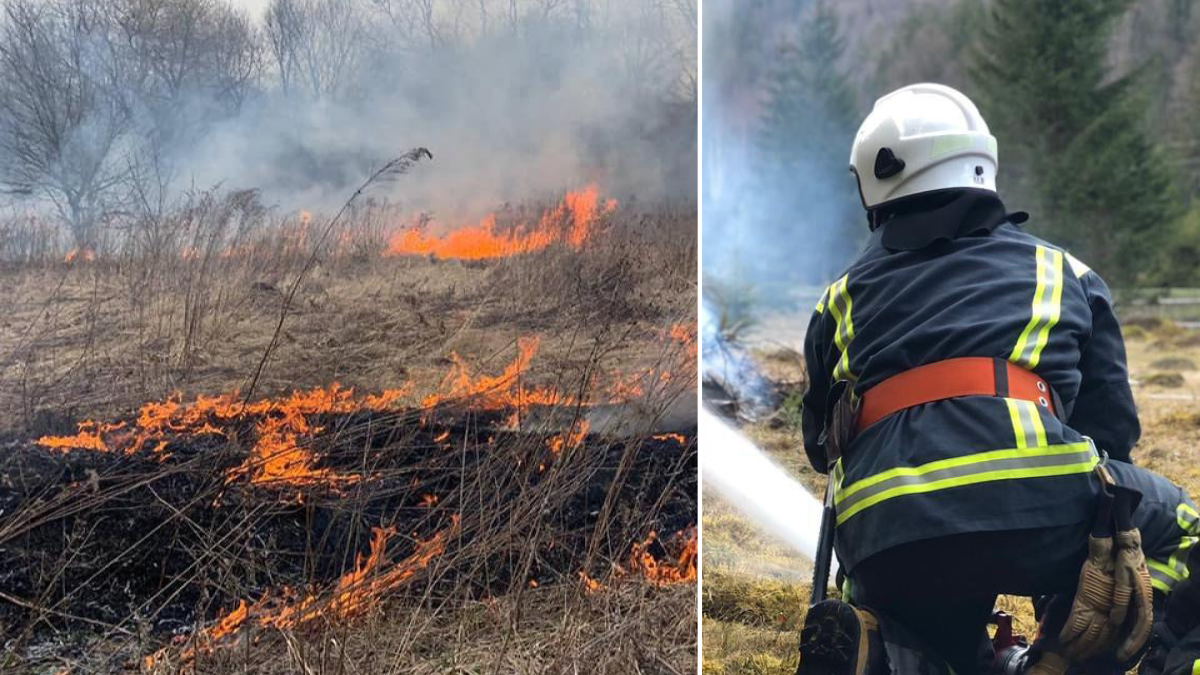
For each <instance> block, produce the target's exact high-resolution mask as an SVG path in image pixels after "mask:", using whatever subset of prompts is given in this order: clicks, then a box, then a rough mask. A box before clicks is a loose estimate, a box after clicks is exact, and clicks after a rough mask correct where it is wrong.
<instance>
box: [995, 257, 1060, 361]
mask: <svg viewBox="0 0 1200 675" xmlns="http://www.w3.org/2000/svg"><path fill="white" fill-rule="evenodd" d="M1035 256H1036V258H1037V289H1036V290H1035V291H1034V293H1033V306H1032V307H1033V313H1032V316H1030V317H1029V323H1028V324H1026V326H1025V330H1023V331H1021V336H1020V337H1019V338H1017V344H1016V345H1015V346H1014V347H1013V350H1012V353H1011V354H1009V356H1008V360H1009V361H1012V362H1013V363H1015V364H1017V365H1020V366H1024V367H1025V368H1028V369H1033V367H1034V366H1036V365H1037V364H1038V359H1040V358H1041V355H1042V349H1044V348H1045V346H1046V342H1047V341H1048V340H1049V339H1050V329H1051V328H1054V326H1055V324H1057V323H1058V318H1059V314H1060V312H1061V310H1062V287H1063V254H1062V251H1056V250H1054V249H1049V248H1046V247H1045V246H1038V247H1037V252H1036V254H1035Z"/></svg>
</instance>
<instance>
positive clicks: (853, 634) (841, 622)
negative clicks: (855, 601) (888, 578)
mask: <svg viewBox="0 0 1200 675" xmlns="http://www.w3.org/2000/svg"><path fill="white" fill-rule="evenodd" d="M882 659H884V656H883V645H882V642H881V641H880V637H879V623H878V621H877V620H876V618H875V616H874V615H872V614H871V612H870V611H868V610H865V609H856V608H855V607H852V606H851V605H849V604H846V603H844V602H841V601H838V600H826V601H825V602H822V603H819V604H817V605H815V606H813V607H811V608H810V609H809V610H808V615H807V616H806V617H805V618H804V628H803V630H801V631H800V665H799V667H797V668H796V675H866V674H867V673H868V672H871V671H872V667H871V666H872V661H873V660H874V661H881V660H882Z"/></svg>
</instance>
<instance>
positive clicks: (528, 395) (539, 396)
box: [421, 337, 570, 410]
mask: <svg viewBox="0 0 1200 675" xmlns="http://www.w3.org/2000/svg"><path fill="white" fill-rule="evenodd" d="M537 350H538V339H537V338H536V337H530V338H521V339H519V340H517V357H516V359H514V360H513V361H512V363H509V364H508V365H507V366H505V368H504V370H503V372H501V373H500V374H499V375H494V376H493V375H478V376H474V377H473V376H472V375H471V369H470V368H469V367H468V366H467V364H466V362H465V361H463V360H462V358H461V357H460V356H459V355H458V354H453V353H452V354H450V360H451V362H452V363H453V365H452V366H451V368H450V372H449V373H448V374H447V375H446V378H445V380H443V382H442V390H443V392H444V393H438V394H430V395H429V396H426V397H425V398H424V400H423V401H422V402H421V404H422V405H423V406H424V407H426V408H430V407H433V406H435V405H437V404H438V403H441V402H442V401H445V400H448V399H456V398H472V399H473V401H472V402H473V403H474V404H475V405H477V406H478V407H480V408H483V409H485V410H498V409H502V408H515V409H517V410H520V409H523V408H525V407H527V406H530V405H562V404H569V403H570V399H569V398H566V397H563V396H561V395H560V394H558V393H557V392H555V391H554V390H551V389H539V388H528V387H525V386H523V385H522V384H521V375H522V374H523V373H524V372H525V370H526V369H527V368H528V367H529V361H530V360H531V359H532V358H533V355H534V354H536V353H537Z"/></svg>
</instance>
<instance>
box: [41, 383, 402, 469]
mask: <svg viewBox="0 0 1200 675" xmlns="http://www.w3.org/2000/svg"><path fill="white" fill-rule="evenodd" d="M406 394H407V388H402V389H392V390H387V391H384V392H382V393H379V394H372V395H369V396H365V397H361V398H360V397H356V396H355V395H354V390H353V389H347V388H343V387H341V386H340V385H338V384H337V383H334V384H332V385H330V386H328V387H317V388H314V389H310V390H307V391H296V392H293V393H292V394H291V395H290V396H286V397H283V398H279V399H262V400H259V401H255V402H252V403H245V402H243V401H242V400H241V399H240V398H239V397H238V394H237V393H236V392H234V393H231V394H224V395H221V396H204V395H200V396H197V397H196V399H195V400H194V401H192V402H190V403H184V402H183V401H182V399H181V397H180V396H179V395H173V396H171V397H168V398H167V399H166V400H165V401H152V402H149V403H145V404H143V405H142V407H141V408H140V409H139V411H138V416H137V419H136V421H135V422H134V423H133V425H132V426H130V425H128V424H126V423H125V422H119V423H102V422H96V421H92V420H85V421H83V422H80V423H79V425H78V427H77V433H75V434H74V435H70V436H42V437H41V438H39V439H38V440H37V441H36V442H37V444H38V445H40V446H42V447H45V448H49V449H52V450H57V451H60V452H68V451H71V450H91V451H97V452H120V453H124V454H129V455H132V454H136V453H138V452H141V451H142V450H144V449H146V448H149V449H150V451H151V452H152V453H155V454H158V455H159V456H160V457H163V458H165V457H166V456H168V453H167V452H166V450H167V447H168V444H169V442H170V441H171V440H172V439H173V438H174V437H177V436H203V435H221V436H224V435H225V434H226V432H225V431H222V429H221V426H228V425H232V424H235V423H237V422H243V421H253V422H254V429H255V432H256V434H257V440H256V442H255V444H254V446H253V448H251V451H250V454H249V456H248V457H247V458H246V460H245V461H244V462H243V463H242V464H241V465H239V466H237V467H235V468H233V469H232V470H231V471H230V472H229V474H228V475H227V476H226V480H227V481H232V480H235V479H237V478H240V477H243V476H249V478H250V481H251V482H252V483H255V484H272V483H276V482H282V483H286V484H291V485H305V484H311V483H324V484H346V483H352V482H354V481H357V480H358V479H359V476H357V475H354V474H348V475H339V474H337V473H335V472H333V471H331V470H329V469H318V468H314V464H315V462H316V457H315V456H314V455H313V454H312V452H311V451H310V450H309V449H307V448H306V447H304V445H305V442H306V441H307V440H309V439H311V438H312V437H314V436H315V435H316V434H318V433H320V432H321V431H322V430H323V428H322V427H321V426H319V425H317V424H315V423H314V422H313V418H314V417H315V416H318V415H322V414H329V413H349V412H354V411H358V410H372V411H386V410H391V409H393V408H394V407H395V406H396V405H397V403H398V402H399V401H400V399H402V398H403V397H404V396H405V395H406Z"/></svg>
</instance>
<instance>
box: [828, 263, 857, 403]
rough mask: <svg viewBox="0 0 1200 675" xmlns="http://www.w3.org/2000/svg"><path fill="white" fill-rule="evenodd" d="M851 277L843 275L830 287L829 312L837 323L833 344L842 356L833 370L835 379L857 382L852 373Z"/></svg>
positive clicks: (852, 322) (852, 304)
mask: <svg viewBox="0 0 1200 675" xmlns="http://www.w3.org/2000/svg"><path fill="white" fill-rule="evenodd" d="M849 285H850V275H849V274H846V275H843V276H842V278H841V279H838V280H837V281H835V282H833V285H831V286H830V287H829V301H828V307H829V311H830V312H832V313H833V318H834V320H835V321H837V330H836V331H834V334H833V342H834V344H835V345H837V348H838V350H839V351H840V352H841V356H840V357H839V358H838V363H837V365H836V366H834V368H833V379H834V380H835V381H836V380H856V379H858V378H857V376H855V375H854V373H852V372H851V371H850V350H849V347H850V342H851V341H852V340H853V339H854V319H853V318H852V317H851V310H852V309H853V306H854V303H853V301H852V300H851V299H850V290H849Z"/></svg>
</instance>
